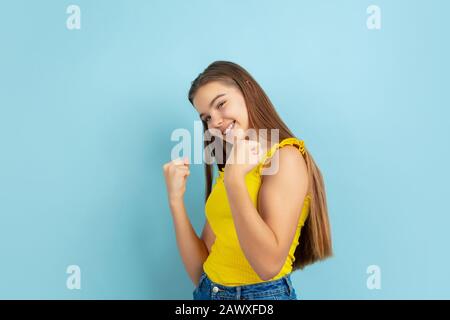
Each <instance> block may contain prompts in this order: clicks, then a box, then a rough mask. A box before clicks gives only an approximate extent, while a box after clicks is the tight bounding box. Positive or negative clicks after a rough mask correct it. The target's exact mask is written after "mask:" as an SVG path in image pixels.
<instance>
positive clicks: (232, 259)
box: [203, 138, 311, 286]
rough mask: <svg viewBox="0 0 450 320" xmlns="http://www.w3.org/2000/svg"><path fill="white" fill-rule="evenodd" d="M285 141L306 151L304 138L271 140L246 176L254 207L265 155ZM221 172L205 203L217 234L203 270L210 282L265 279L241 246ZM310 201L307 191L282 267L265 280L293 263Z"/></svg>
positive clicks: (239, 282)
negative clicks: (254, 267)
mask: <svg viewBox="0 0 450 320" xmlns="http://www.w3.org/2000/svg"><path fill="white" fill-rule="evenodd" d="M285 145H293V146H296V147H298V148H299V151H300V152H301V153H302V155H304V154H305V149H304V142H303V140H299V139H297V138H286V139H284V140H282V141H281V142H280V143H277V144H274V145H273V146H272V148H270V149H269V150H268V152H267V153H266V154H265V155H264V156H263V157H262V159H261V160H260V162H259V163H258V164H257V165H256V166H255V167H254V168H253V169H252V170H251V171H250V172H248V173H247V175H246V176H245V184H246V186H247V190H248V193H249V195H250V198H251V200H252V202H253V204H254V205H255V208H257V200H258V192H259V188H260V187H261V170H262V168H263V165H264V163H265V161H266V160H267V159H268V158H270V157H272V156H273V154H274V153H275V151H276V150H277V148H281V147H283V146H285ZM223 175H224V172H223V171H222V170H220V171H219V176H218V177H217V179H216V182H215V183H214V185H213V187H212V190H211V194H210V195H209V197H208V199H207V201H206V204H205V213H206V218H207V220H208V222H209V224H210V226H211V229H212V230H213V232H214V234H215V236H216V240H215V242H214V244H213V245H212V247H211V252H210V254H209V256H208V258H207V259H206V261H205V262H204V264H203V270H204V271H205V273H206V274H207V276H208V277H209V278H210V279H211V280H212V281H213V282H216V283H218V284H222V285H225V286H239V285H247V284H254V283H260V282H265V281H264V280H262V279H261V278H260V277H259V276H258V274H257V273H256V272H255V271H254V270H253V269H252V267H251V265H250V264H249V262H248V260H247V259H246V257H245V255H244V253H243V251H242V249H241V247H240V244H239V239H238V237H237V234H236V229H235V227H234V222H233V217H232V214H231V209H230V206H229V203H228V198H227V194H226V189H225V185H224V182H223ZM310 202H311V197H310V195H309V194H308V195H307V196H306V197H305V200H304V203H303V208H302V211H301V214H300V218H299V222H298V226H297V231H296V233H295V237H294V240H293V241H292V245H291V248H290V249H289V254H288V256H287V257H286V261H285V263H284V265H283V268H281V270H280V272H279V273H278V275H276V276H275V277H273V278H272V279H270V280H268V281H273V280H277V279H279V278H281V277H283V276H285V275H286V274H288V273H290V272H291V271H292V265H293V262H294V260H295V257H294V252H295V249H296V247H297V245H298V243H299V242H298V239H299V237H300V230H301V228H302V226H303V225H304V223H305V221H306V218H307V217H308V214H309V209H310Z"/></svg>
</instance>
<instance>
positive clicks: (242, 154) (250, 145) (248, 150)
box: [224, 133, 262, 180]
mask: <svg viewBox="0 0 450 320" xmlns="http://www.w3.org/2000/svg"><path fill="white" fill-rule="evenodd" d="M234 139H235V140H234V144H233V147H232V149H231V154H230V156H229V157H228V159H227V163H226V165H225V169H224V174H225V177H226V178H227V180H229V179H230V178H231V180H234V179H239V178H243V177H245V175H246V174H247V173H248V172H250V171H251V170H252V169H253V168H254V167H255V166H256V165H257V164H258V163H259V161H260V160H261V158H262V152H261V144H260V143H259V142H257V141H255V140H245V139H244V135H243V134H242V133H241V134H237V135H236V136H235V137H234Z"/></svg>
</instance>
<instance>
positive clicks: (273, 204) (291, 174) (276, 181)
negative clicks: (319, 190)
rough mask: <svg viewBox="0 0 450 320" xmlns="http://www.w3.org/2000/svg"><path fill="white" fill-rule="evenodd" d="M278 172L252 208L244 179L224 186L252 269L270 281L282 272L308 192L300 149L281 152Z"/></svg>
mask: <svg viewBox="0 0 450 320" xmlns="http://www.w3.org/2000/svg"><path fill="white" fill-rule="evenodd" d="M277 152H280V157H279V161H280V164H279V170H278V172H277V173H276V174H274V175H270V176H265V177H264V181H263V183H262V185H261V189H260V191H259V195H258V200H259V201H258V207H259V211H258V210H257V209H256V208H255V206H254V205H253V202H252V200H251V199H250V195H249V194H248V191H247V188H246V185H245V180H244V178H242V177H233V176H231V177H227V176H226V173H225V187H226V190H227V196H228V199H229V202H230V208H231V212H232V215H233V221H234V224H235V227H236V233H237V235H238V239H239V243H240V245H241V247H242V251H243V252H244V254H245V256H246V258H247V260H248V261H249V263H250V265H251V266H252V268H253V270H255V272H256V273H257V274H258V276H259V277H260V278H261V279H262V280H270V279H271V278H273V277H274V276H276V275H277V274H278V273H279V271H280V270H281V268H282V266H283V263H284V261H285V260H286V257H287V254H288V252H289V248H290V245H291V243H292V239H293V237H294V234H295V231H296V226H297V222H298V219H299V214H300V210H301V208H302V204H303V199H304V196H305V195H306V191H307V169H306V164H305V162H304V160H303V158H302V157H301V155H299V153H298V150H296V149H294V148H291V147H289V146H287V147H285V148H282V149H281V150H278V151H277Z"/></svg>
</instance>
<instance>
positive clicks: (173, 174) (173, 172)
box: [163, 157, 190, 202]
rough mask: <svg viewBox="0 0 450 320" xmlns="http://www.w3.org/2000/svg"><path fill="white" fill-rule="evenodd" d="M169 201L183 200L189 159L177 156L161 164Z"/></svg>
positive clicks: (188, 172)
mask: <svg viewBox="0 0 450 320" xmlns="http://www.w3.org/2000/svg"><path fill="white" fill-rule="evenodd" d="M163 170H164V177H165V179H166V186H167V194H168V197H169V201H170V202H172V201H179V200H183V195H184V192H185V191H186V180H187V177H188V176H189V174H190V171H189V159H188V158H187V157H184V158H183V159H181V158H177V159H175V160H172V161H170V162H168V163H166V164H164V165H163Z"/></svg>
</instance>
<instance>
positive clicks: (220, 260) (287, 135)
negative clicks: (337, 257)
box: [163, 61, 332, 300]
mask: <svg viewBox="0 0 450 320" xmlns="http://www.w3.org/2000/svg"><path fill="white" fill-rule="evenodd" d="M189 101H190V102H191V104H192V105H193V106H194V108H195V109H196V111H197V112H198V114H199V116H200V119H201V120H202V123H203V129H204V134H205V137H207V136H208V134H210V136H211V141H209V140H210V139H205V141H204V142H203V143H204V147H205V150H208V149H209V150H210V147H211V145H213V143H215V144H216V148H215V149H214V150H213V152H212V154H213V158H214V159H215V160H216V163H217V168H218V176H217V178H216V180H215V183H214V185H213V184H212V176H213V165H212V164H210V163H211V162H209V163H205V175H206V198H205V213H206V222H205V226H204V229H203V232H202V235H201V237H200V238H199V237H198V236H197V235H196V233H195V230H194V229H193V228H192V225H191V223H190V221H189V219H188V215H187V213H186V210H185V206H184V202H183V195H184V192H185V186H186V179H187V177H188V176H189V160H188V159H187V158H185V159H175V160H173V161H171V162H169V163H166V164H165V165H164V166H163V168H164V175H165V179H166V184H167V191H168V198H169V204H170V209H171V213H172V217H173V221H174V226H175V233H176V239H177V245H178V248H179V251H180V254H181V257H182V260H183V263H184V265H185V267H186V270H187V272H188V274H189V276H190V277H191V279H192V281H193V282H194V284H195V285H196V287H195V290H194V292H193V298H194V300H220V299H230V300H239V299H250V300H256V299H280V300H295V299H297V294H296V291H295V289H294V288H293V286H292V282H291V277H290V276H291V273H292V272H293V271H295V270H297V269H303V268H304V267H305V266H306V265H309V264H312V263H314V262H316V261H319V260H323V259H325V258H327V257H329V256H331V255H332V245H331V233H330V225H329V220H328V213H327V204H326V196H325V187H324V182H323V179H322V175H321V173H320V171H319V169H318V167H317V166H316V164H315V162H314V160H313V158H312V156H311V154H310V153H309V152H308V150H307V148H306V147H305V144H304V141H303V140H300V139H297V138H296V137H295V136H294V135H293V134H292V132H291V131H290V130H289V129H288V127H287V126H286V124H285V123H284V122H283V121H282V120H281V119H280V117H279V116H278V114H277V112H276V111H275V109H274V107H273V105H272V103H271V102H270V100H269V98H268V97H267V95H266V94H265V92H264V91H263V89H262V88H261V87H260V86H259V85H258V83H257V82H256V81H255V80H254V79H253V77H252V76H251V75H250V74H249V73H248V72H247V71H246V70H245V69H243V68H242V67H241V66H239V65H237V64H235V63H232V62H228V61H216V62H214V63H212V64H210V65H209V66H208V67H207V68H206V69H205V70H204V71H203V72H202V73H200V74H199V75H198V77H197V78H196V79H195V80H194V81H193V82H192V85H191V88H190V90H189ZM268 131H270V133H269V134H268V133H267V132H268ZM249 132H252V133H256V134H253V135H252V136H251V137H249V135H248V133H249ZM274 136H277V139H274ZM247 138H249V139H247ZM216 142H223V143H222V144H219V146H222V147H221V149H219V152H216V151H217V150H218V148H217V143H216ZM223 155H225V157H224V159H226V160H225V163H224V161H217V160H218V159H222V157H223ZM221 156H222V157H221ZM240 156H241V157H240ZM242 156H245V157H242ZM239 159H241V160H242V159H245V160H244V161H239ZM274 168H275V170H274Z"/></svg>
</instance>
